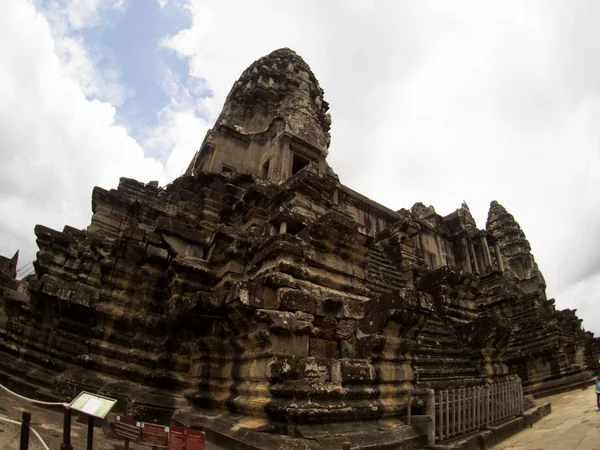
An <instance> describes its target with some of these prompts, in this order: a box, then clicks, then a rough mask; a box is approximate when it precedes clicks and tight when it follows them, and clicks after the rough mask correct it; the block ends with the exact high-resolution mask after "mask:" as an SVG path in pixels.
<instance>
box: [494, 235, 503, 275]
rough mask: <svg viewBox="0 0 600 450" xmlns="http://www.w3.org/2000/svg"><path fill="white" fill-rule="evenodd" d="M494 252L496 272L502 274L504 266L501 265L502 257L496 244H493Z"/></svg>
mask: <svg viewBox="0 0 600 450" xmlns="http://www.w3.org/2000/svg"><path fill="white" fill-rule="evenodd" d="M494 251H495V252H496V261H497V262H498V270H499V271H500V272H504V264H503V263H502V256H501V255H500V247H498V243H497V242H496V243H495V244H494Z"/></svg>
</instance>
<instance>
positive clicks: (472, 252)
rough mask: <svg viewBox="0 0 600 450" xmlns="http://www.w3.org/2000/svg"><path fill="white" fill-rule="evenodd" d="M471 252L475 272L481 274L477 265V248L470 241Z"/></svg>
mask: <svg viewBox="0 0 600 450" xmlns="http://www.w3.org/2000/svg"><path fill="white" fill-rule="evenodd" d="M469 250H470V251H471V257H472V258H473V265H474V266H475V272H478V273H479V264H477V255H476V254H475V248H474V247H473V242H471V241H469Z"/></svg>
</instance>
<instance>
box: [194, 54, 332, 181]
mask: <svg viewBox="0 0 600 450" xmlns="http://www.w3.org/2000/svg"><path fill="white" fill-rule="evenodd" d="M328 109H329V105H328V104H327V102H325V101H324V100H323V89H321V87H320V86H319V82H318V81H317V79H316V78H315V76H314V74H313V73H312V71H311V70H310V67H309V66H308V64H306V62H304V60H303V59H302V58H301V57H300V56H298V55H297V54H296V53H295V52H294V51H292V50H290V49H288V48H282V49H279V50H275V51H274V52H272V53H271V54H269V55H267V56H264V57H262V58H260V59H259V60H258V61H255V62H254V63H253V64H252V65H251V66H250V67H248V68H247V69H246V70H245V71H244V73H243V74H242V76H241V77H240V79H239V80H238V81H237V82H236V83H235V84H234V85H233V88H232V89H231V92H230V93H229V95H228V96H227V100H226V101H225V105H224V107H223V111H222V112H221V115H220V116H219V118H218V119H217V121H216V123H215V126H214V127H213V129H212V130H210V131H209V132H208V133H207V135H206V138H205V139H204V142H203V143H202V146H201V147H200V150H199V151H198V153H196V155H195V157H194V159H193V160H192V162H191V164H190V166H189V167H188V170H187V174H188V175H194V174H197V173H199V172H202V171H206V172H231V171H235V172H238V173H245V174H249V175H252V176H254V177H257V178H261V179H265V180H269V181H271V182H273V183H277V184H280V183H282V182H284V181H285V180H287V179H288V178H289V177H291V176H292V175H294V174H295V173H297V172H298V171H299V170H301V169H302V168H304V167H306V166H307V165H308V164H310V163H312V164H314V166H315V167H316V169H317V172H319V173H326V172H328V171H331V169H330V168H329V166H328V165H327V163H326V162H325V158H326V156H327V150H328V148H329V142H330V136H329V127H330V125H331V118H330V116H329V113H328V112H327V110H328Z"/></svg>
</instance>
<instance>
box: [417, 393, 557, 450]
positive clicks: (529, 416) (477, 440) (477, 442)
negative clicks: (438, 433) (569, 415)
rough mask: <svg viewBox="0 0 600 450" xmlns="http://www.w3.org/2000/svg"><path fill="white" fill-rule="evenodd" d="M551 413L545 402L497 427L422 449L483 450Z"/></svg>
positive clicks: (549, 405)
mask: <svg viewBox="0 0 600 450" xmlns="http://www.w3.org/2000/svg"><path fill="white" fill-rule="evenodd" d="M551 412H552V403H551V402H546V403H544V404H542V405H540V406H536V407H535V408H531V409H529V410H527V411H525V413H524V414H523V415H522V416H520V417H516V418H514V419H511V420H509V421H507V422H504V423H502V424H500V425H498V426H495V427H491V428H490V429H489V430H484V431H480V432H478V433H474V434H471V435H469V436H467V437H465V438H463V439H460V440H459V441H454V442H451V443H448V444H446V445H434V446H430V447H423V448H427V449H432V450H485V449H488V448H491V447H492V446H494V445H496V444H499V443H500V442H502V441H503V440H505V439H508V438H509V437H511V436H513V435H515V434H517V433H519V432H520V431H523V430H524V429H526V428H531V427H533V425H534V424H535V423H537V422H539V421H540V420H541V419H542V418H543V417H545V416H547V415H548V414H550V413H551Z"/></svg>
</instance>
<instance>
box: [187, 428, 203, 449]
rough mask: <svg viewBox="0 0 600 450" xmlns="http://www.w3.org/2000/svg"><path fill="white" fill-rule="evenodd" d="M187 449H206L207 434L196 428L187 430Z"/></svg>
mask: <svg viewBox="0 0 600 450" xmlns="http://www.w3.org/2000/svg"><path fill="white" fill-rule="evenodd" d="M185 431H186V434H187V436H186V439H185V450H204V443H205V442H206V435H205V434H204V433H203V432H202V431H196V430H190V429H188V430H185Z"/></svg>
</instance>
